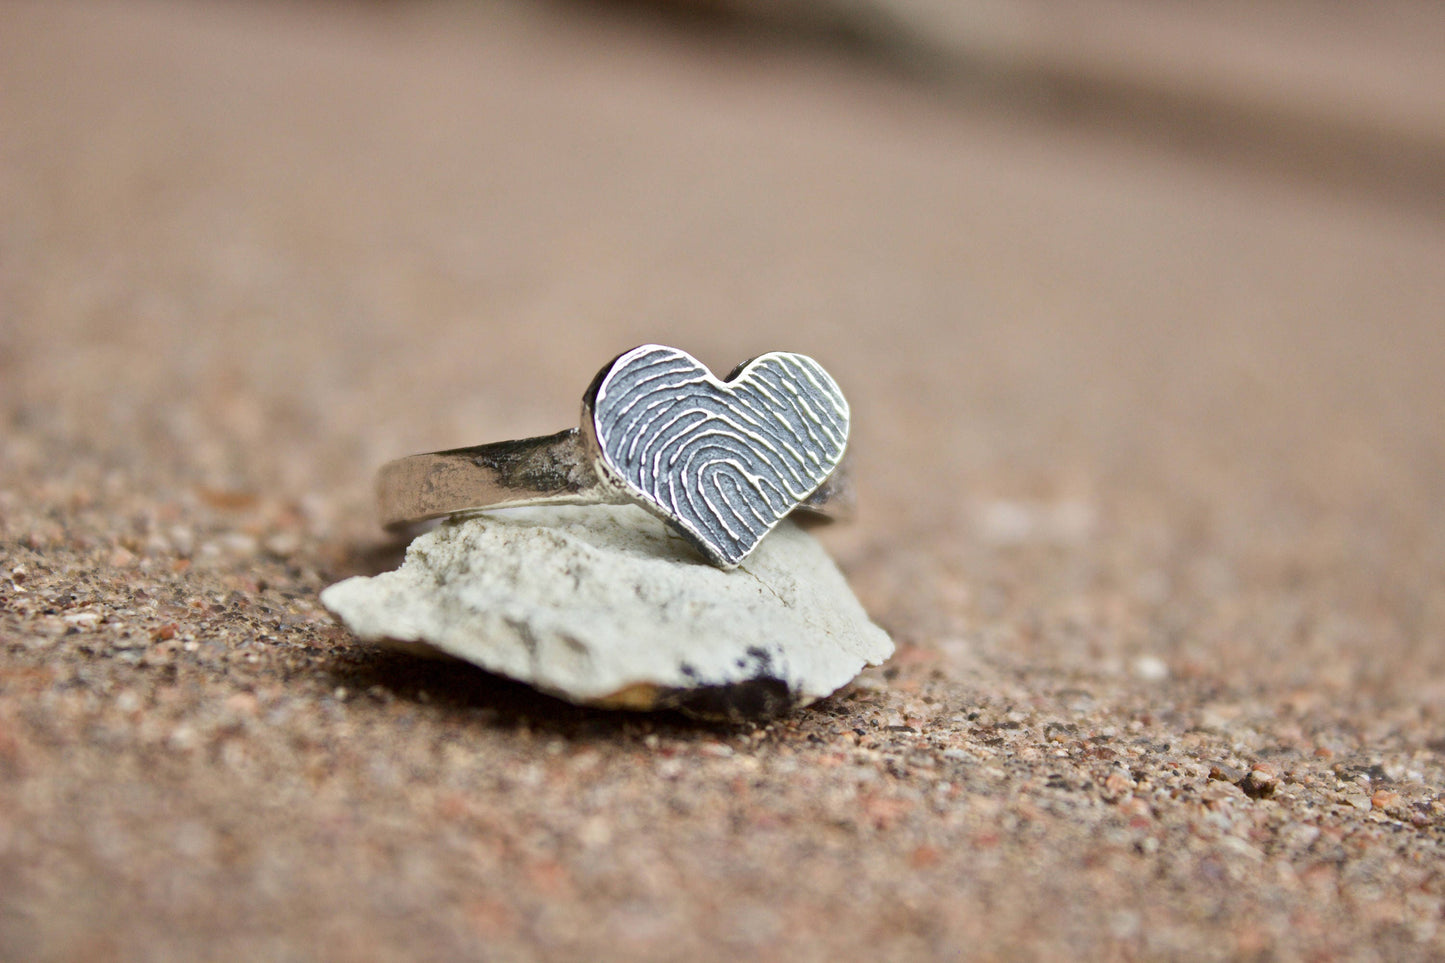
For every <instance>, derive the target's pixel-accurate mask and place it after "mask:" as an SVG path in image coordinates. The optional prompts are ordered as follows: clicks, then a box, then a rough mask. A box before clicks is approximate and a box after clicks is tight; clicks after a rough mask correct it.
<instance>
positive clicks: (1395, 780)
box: [0, 2, 1445, 960]
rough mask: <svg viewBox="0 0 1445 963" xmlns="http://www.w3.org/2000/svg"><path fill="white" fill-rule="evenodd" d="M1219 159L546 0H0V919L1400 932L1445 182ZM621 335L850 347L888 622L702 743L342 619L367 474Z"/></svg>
mask: <svg viewBox="0 0 1445 963" xmlns="http://www.w3.org/2000/svg"><path fill="white" fill-rule="evenodd" d="M1337 39H1338V41H1339V42H1340V43H1341V44H1346V43H1348V40H1349V38H1348V35H1345V36H1341V37H1338V38H1337ZM1368 49H1369V50H1375V49H1377V48H1368ZM1366 52H1367V53H1368V50H1367V51H1366ZM1386 53H1387V50H1384V49H1382V50H1381V53H1380V54H1379V55H1380V56H1384V55H1385V54H1386ZM1364 55H1365V54H1361V56H1364ZM1371 55H1373V54H1371ZM1385 69H1386V68H1383V67H1382V70H1385ZM1386 72H1388V71H1386ZM1411 116H1415V115H1414V114H1411ZM1105 126H1107V125H1105ZM1427 140H1428V138H1427ZM1211 156H1212V155H1208V153H1207V152H1201V153H1198V154H1196V153H1194V152H1193V151H1191V150H1190V149H1186V148H1184V147H1181V146H1179V145H1177V144H1175V145H1172V146H1170V145H1166V144H1164V143H1163V141H1162V140H1161V141H1158V142H1156V141H1155V140H1153V139H1151V138H1149V137H1136V136H1120V135H1118V134H1117V133H1111V132H1106V131H1097V132H1096V131H1095V130H1094V127H1093V125H1091V124H1088V123H1081V122H1077V121H1076V120H1075V121H1071V120H1069V119H1067V118H1058V119H1057V120H1051V119H1050V114H1049V113H1048V112H1030V111H1027V110H1022V109H1016V105H1015V106H1008V103H1007V101H1005V103H1004V105H1003V106H991V105H990V101H989V99H988V98H987V97H983V96H980V97H962V98H960V97H957V96H954V95H944V94H940V93H939V92H938V91H937V90H935V89H933V88H930V87H929V86H927V85H926V84H924V83H922V82H919V81H917V80H916V79H915V80H909V79H905V78H901V77H898V76H896V75H893V74H891V73H890V72H888V71H882V70H879V71H875V70H871V69H869V68H868V67H867V66H866V64H863V63H860V62H859V61H858V60H857V59H856V58H850V57H842V56H835V55H831V54H829V53H827V52H826V51H824V50H818V49H815V48H806V49H792V48H790V47H788V46H787V45H785V44H781V43H777V42H773V41H761V40H752V41H750V40H747V39H745V38H742V37H738V36H727V37H716V36H711V35H709V34H708V33H706V32H705V31H700V30H673V29H669V28H665V27H661V26H657V25H652V24H649V23H647V22H644V21H640V20H639V21H633V20H629V19H627V18H625V17H609V16H606V15H604V14H602V13H600V12H598V11H597V10H594V9H592V8H590V7H581V8H572V7H552V6H544V7H540V8H530V7H514V6H511V5H479V6H478V7H475V8H474V7H471V6H468V5H461V4H455V5H454V4H422V5H418V6H408V5H401V4H376V5H356V6H353V5H343V4H317V5H315V6H310V5H303V4H296V5H283V4H256V5H254V6H252V5H247V4H243V3H230V4H165V3H134V4H126V5H121V4H106V3H98V2H96V3H73V4H51V3H42V2H31V3H21V2H10V3H6V4H4V5H3V6H0V426H3V427H0V956H3V957H4V958H6V959H107V958H133V959H134V958H145V959H178V960H179V959H195V958H198V957H212V958H252V959H255V958H266V959H298V960H300V959H308V960H309V959H337V960H350V959H357V960H361V959H366V960H370V959H408V960H410V959H434V958H466V959H498V960H512V959H533V958H546V959H576V960H583V959H586V960H595V959H627V960H636V959H684V958H685V959H736V958H739V957H748V958H755V959H762V960H774V959H776V960H837V959H850V958H860V957H865V956H866V957H867V958H870V959H880V960H914V959H920V958H930V957H935V958H950V959H952V958H957V956H958V955H959V951H960V949H969V950H972V951H973V952H974V953H975V954H977V955H978V956H980V957H983V958H990V957H992V958H1000V959H1005V958H1006V959H1020V958H1025V959H1026V958H1040V957H1073V958H1086V957H1100V956H1104V957H1125V958H1141V957H1142V958H1149V957H1185V956H1187V957H1191V958H1220V959H1225V958H1228V959H1234V958H1242V957H1243V958H1249V957H1260V958H1280V959H1351V960H1353V959H1361V960H1366V959H1400V958H1412V957H1413V958H1430V957H1439V956H1441V955H1442V954H1445V919H1442V905H1445V870H1442V865H1445V863H1442V855H1445V854H1442V848H1445V512H1442V507H1445V379H1442V377H1441V372H1442V371H1445V220H1442V219H1441V217H1440V210H1441V209H1440V204H1439V198H1438V197H1426V196H1421V197H1418V198H1416V199H1415V200H1416V202H1412V201H1411V199H1410V197H1409V196H1408V194H1402V193H1401V190H1399V189H1395V188H1398V187H1399V185H1394V188H1392V189H1389V190H1380V191H1374V190H1369V189H1364V188H1361V189H1359V190H1354V189H1348V187H1347V185H1346V184H1345V180H1344V179H1327V180H1321V179H1318V178H1315V177H1313V176H1306V175H1301V176H1299V177H1293V176H1291V175H1290V172H1289V165H1288V164H1286V163H1282V162H1281V163H1272V164H1269V165H1251V164H1246V163H1230V162H1221V161H1219V160H1218V159H1217V158H1215V159H1211ZM645 341H659V342H662V343H668V344H675V345H678V346H679V347H683V348H685V349H687V350H690V351H692V352H693V353H694V354H696V355H698V356H699V357H701V358H702V359H703V360H704V361H706V362H708V363H709V364H710V365H712V366H713V368H714V369H715V370H719V371H726V370H728V369H730V368H731V367H732V366H733V365H734V364H735V363H736V362H738V361H740V360H742V359H744V358H747V357H749V356H752V355H754V354H758V353H760V352H762V351H765V350H769V349H785V350H797V351H803V352H807V353H809V354H812V355H814V356H816V357H817V358H818V359H819V360H821V361H822V362H823V363H824V364H826V365H827V366H828V368H829V370H830V371H832V372H833V373H834V374H835V375H836V376H837V378H838V380H839V381H840V383H842V384H843V386H844V387H845V389H846V390H847V391H848V393H849V396H850V399H851V400H852V403H853V409H854V412H855V415H856V434H855V450H856V456H857V459H858V469H859V472H860V475H861V488H862V497H863V499H864V507H863V512H862V515H861V518H860V520H859V522H858V523H856V524H854V525H852V526H850V527H846V528H843V527H840V528H836V529H832V530H828V531H827V532H826V533H824V534H823V538H824V539H825V541H826V543H827V544H828V546H829V547H830V549H831V550H832V551H833V552H834V554H835V556H836V557H837V558H838V560H839V562H840V564H842V566H843V567H844V569H845V571H846V572H847V573H848V575H849V577H850V579H851V581H852V583H853V585H854V587H855V588H856V590H857V591H858V593H859V595H860V597H861V598H862V599H863V601H864V603H865V605H866V606H867V607H868V609H869V611H870V612H872V613H873V615H874V617H875V618H876V619H877V620H878V621H879V622H880V623H881V624H883V625H885V626H886V627H887V628H888V629H889V630H890V631H891V632H892V633H893V634H894V637H895V639H896V640H897V642H898V643H899V647H900V651H899V654H898V655H897V656H896V657H895V658H894V660H893V661H892V663H891V664H890V665H889V666H887V667H885V668H884V669H881V670H876V671H871V672H870V673H868V674H867V675H865V676H864V678H863V679H862V680H860V682H859V683H858V684H856V685H854V686H852V687H850V688H849V689H846V690H844V692H842V693H840V694H839V695H838V696H836V697H834V698H833V699H830V700H828V701H826V702H824V703H822V704H820V705H819V706H818V707H816V708H814V709H811V710H806V711H803V712H801V713H799V714H797V715H796V716H792V717H789V718H786V719H784V720H781V721H778V722H775V723H772V724H769V725H766V726H763V727H759V728H740V729H729V728H709V727H700V726H697V725H693V724H689V723H688V722H686V721H685V720H682V719H679V718H674V717H659V718H650V717H638V716H629V715H622V714H608V713H601V712H584V711H581V710H577V709H573V708H570V707H567V706H565V705H562V704H560V703H556V702H553V701H551V700H548V699H545V698H542V697H539V696H534V695H532V694H531V693H530V692H528V691H526V690H524V689H522V688H521V687H517V686H513V685H510V684H508V683H505V682H502V681H499V680H496V679H492V678H489V677H487V676H484V675H482V674H480V673H473V672H469V671H464V670H459V669H456V668H452V667H441V666H434V665H431V664H426V663H418V662H413V661H410V660H406V659H403V658H401V657H398V656H383V655H380V654H377V653H375V652H373V651H372V650H369V649H366V648H364V647H360V646H357V645H356V644H355V643H353V642H352V641H351V640H350V639H349V638H348V637H347V636H346V634H345V633H344V632H342V631H340V630H339V629H337V628H336V627H334V626H333V625H332V624H331V622H330V621H329V619H328V618H327V616H326V614H325V613H324V612H323V611H322V610H321V608H320V606H319V604H318V603H317V600H316V593H317V592H318V591H319V590H320V589H321V588H322V587H324V586H325V585H327V584H329V583H331V582H333V581H335V580H337V579H339V578H342V577H345V576H347V575H351V574H356V573H358V572H366V571H377V570H380V569H382V568H385V567H387V566H390V565H393V564H395V563H396V561H397V556H396V552H395V548H394V546H390V545H388V544H387V543H386V542H384V541H383V540H382V538H381V536H380V533H379V532H378V530H377V529H376V526H375V519H374V516H373V507H372V505H371V501H370V483H371V474H372V472H373V471H374V470H375V468H376V467H377V465H378V464H380V462H382V461H383V460H385V459H387V458H390V457H393V456H396V455H400V454H404V453H408V452H412V451H418V450H424V449H436V448H443V447H448V446H454V445H463V444H473V443H477V442H482V441H487V440H492V439H498V438H510V437H521V436H524V435H530V434H541V433H544V432H549V431H555V430H557V429H560V428H563V427H567V426H569V425H571V424H574V423H575V421H576V418H577V409H578V402H579V399H580V396H581V393H582V391H583V389H584V388H585V387H586V385H587V383H588V381H589V379H590V378H591V377H592V375H593V374H594V373H595V371H596V369H597V368H598V366H599V365H601V364H602V363H603V362H604V361H606V360H607V359H608V358H611V357H612V356H613V355H615V354H616V353H617V352H618V351H620V350H623V349H624V348H627V347H629V346H631V345H634V344H637V343H641V342H645ZM1256 766H1260V767H1263V768H1259V769H1257V770H1256V769H1255V767H1256Z"/></svg>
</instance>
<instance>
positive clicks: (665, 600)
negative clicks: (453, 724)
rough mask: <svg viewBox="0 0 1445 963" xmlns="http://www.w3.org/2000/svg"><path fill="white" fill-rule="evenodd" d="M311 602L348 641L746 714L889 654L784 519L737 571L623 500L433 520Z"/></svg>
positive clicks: (539, 680) (822, 560)
mask: <svg viewBox="0 0 1445 963" xmlns="http://www.w3.org/2000/svg"><path fill="white" fill-rule="evenodd" d="M321 603H322V604H323V605H325V606H326V608H327V609H329V610H330V611H331V612H332V613H333V614H334V615H335V616H336V617H337V618H338V619H340V620H341V622H342V623H344V624H345V625H346V626H347V628H349V629H350V630H351V631H352V632H354V633H355V634H356V635H358V636H360V637H361V638H362V639H365V640H368V641H374V642H380V643H384V644H389V645H392V646H395V647H399V648H403V649H406V650H408V651H412V652H419V653H432V654H435V653H443V654H445V655H449V656H454V657H456V658H459V659H463V660H465V661H467V662H471V663H474V664H475V665H478V666H481V667H482V668H484V669H487V670H489V671H491V672H495V673H498V674H500V675H505V676H509V677H511V678H513V679H517V680H520V681H522V682H526V683H529V684H531V685H533V686H535V687H537V688H538V689H541V690H542V691H544V692H548V693H550V694H552V695H555V696H559V697H561V698H564V699H567V700H569V701H572V702H577V703H582V704H588V705H600V706H610V707H616V708H629V709H662V708H678V709H681V710H683V711H685V712H690V713H693V714H695V715H702V716H711V717H727V718H744V717H760V716H767V715H773V714H776V713H778V712H781V711H785V710H787V709H790V708H793V707H796V706H802V705H807V704H808V703H810V702H813V701H815V700H817V699H821V698H823V697H824V696H826V695H828V694H829V693H831V692H834V691H835V690H837V689H838V688H839V687H841V686H843V685H844V684H846V683H847V682H848V681H849V680H850V679H852V678H853V677H854V676H855V675H857V674H858V672H859V671H860V670H861V669H862V668H863V667H864V666H865V665H877V664H879V663H881V662H882V661H883V660H885V659H887V658H888V657H889V656H890V655H892V653H893V642H892V640H891V639H889V637H888V635H887V633H885V632H884V631H883V630H882V629H880V628H878V627H877V626H875V625H874V624H873V623H872V622H870V621H869V620H868V616H867V614H866V613H865V612H864V611H863V607H862V606H861V605H860V604H859V603H858V600H857V598H856V597H855V596H854V595H853V593H852V591H851V590H850V589H849V588H848V584H847V582H846V581H844V579H843V576H842V574H841V573H840V572H839V571H838V569H837V567H836V566H835V565H834V564H833V562H832V560H831V559H830V558H829V557H828V555H827V553H825V552H824V551H823V548H822V546H820V545H819V544H818V542H817V541H816V540H815V539H814V538H813V537H812V536H811V535H809V534H807V533H806V532H804V531H803V530H802V529H801V528H799V527H798V526H797V525H795V524H794V523H793V522H791V521H784V522H783V523H782V524H781V525H779V526H778V528H777V529H776V530H775V531H774V532H773V533H772V534H771V535H769V536H768V537H767V538H766V539H764V540H763V543H762V545H761V546H759V548H758V550H757V551H756V552H755V553H754V554H753V555H752V556H751V557H750V558H749V559H748V560H747V561H746V562H745V563H744V564H743V565H742V566H741V567H740V568H738V569H737V570H735V571H732V572H723V571H721V570H719V569H716V568H714V567H713V566H711V565H709V564H707V563H706V562H704V561H702V559H701V558H700V557H699V556H698V555H697V553H696V552H695V551H693V549H692V548H691V547H689V546H688V545H687V543H686V542H684V541H682V539H680V538H679V537H677V536H676V535H674V534H672V533H671V532H670V531H669V530H668V529H667V527H666V526H664V525H663V523H662V522H660V521H659V520H657V519H656V518H654V517H653V516H651V515H649V514H647V513H646V512H644V511H642V510H641V509H639V508H633V507H630V506H621V507H612V506H587V507H584V508H573V507H549V508H527V509H514V510H511V511H507V512H500V513H495V514H492V515H481V516H475V517H472V518H468V519H461V520H454V521H450V522H446V523H444V524H443V525H441V526H440V527H438V528H436V529H434V530H433V531H431V532H428V533H427V534H425V535H422V536H420V537H419V538H417V539H416V540H415V541H414V542H412V544H411V546H410V548H408V550H407V554H406V561H405V562H404V563H403V565H402V566H401V568H399V569H397V570H396V571H394V572H387V573H385V574H382V575H377V576H372V577H365V576H361V577H357V578H351V579H347V580H346V581H344V582H339V583H337V584H336V585H333V586H331V587H330V588H328V589H326V590H325V591H324V592H322V593H321Z"/></svg>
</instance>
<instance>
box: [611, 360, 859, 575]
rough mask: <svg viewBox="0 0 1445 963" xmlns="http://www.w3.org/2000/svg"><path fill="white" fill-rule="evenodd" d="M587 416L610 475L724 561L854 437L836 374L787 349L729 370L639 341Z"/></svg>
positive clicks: (810, 487) (827, 469)
mask: <svg viewBox="0 0 1445 963" xmlns="http://www.w3.org/2000/svg"><path fill="white" fill-rule="evenodd" d="M592 417H593V424H594V427H595V429H596V435H597V440H598V442H599V444H600V446H601V449H602V454H603V459H604V462H605V464H606V465H607V467H608V468H609V469H610V471H611V473H612V474H613V475H614V476H615V478H616V479H617V480H618V481H620V482H621V483H622V484H623V486H624V487H625V488H627V489H628V490H629V492H631V493H632V494H633V495H634V496H636V497H638V498H640V499H641V500H642V501H643V502H644V504H646V505H647V506H648V507H649V508H651V509H652V510H653V511H655V512H657V513H658V514H660V515H661V516H662V517H663V518H665V519H667V520H668V521H670V522H672V523H673V524H674V526H675V527H677V528H678V529H679V530H680V531H681V532H682V533H683V534H684V535H685V536H687V537H688V539H689V540H690V541H692V542H693V543H694V544H695V545H696V546H697V547H698V549H699V551H701V552H702V553H703V555H705V556H707V558H708V559H709V560H710V561H712V562H713V563H715V564H718V565H722V566H725V567H729V568H730V567H732V566H734V565H737V564H738V563H739V562H741V561H742V560H743V559H744V558H745V557H747V555H748V553H750V552H751V551H752V550H753V549H754V548H756V547H757V545H758V542H760V541H761V540H762V538H763V536H764V535H766V534H767V533H768V532H769V531H771V530H772V528H773V527H774V526H775V525H777V524H778V522H779V521H780V520H781V519H782V518H783V517H784V516H786V515H787V514H788V513H789V512H791V511H792V510H793V509H794V508H796V507H797V506H798V504H799V503H800V502H801V501H802V500H803V499H805V498H807V497H808V496H809V495H811V494H812V493H813V491H814V490H815V489H817V488H818V486H819V485H821V484H822V483H823V481H824V480H825V479H827V477H828V476H829V475H830V474H832V472H833V469H834V468H836V467H837V465H838V462H839V460H840V459H841V458H842V457H843V450H844V448H845V446H846V445H847V443H848V402H847V401H846V400H844V398H843V393H842V392H841V391H840V390H839V389H838V385H837V383H835V382H834V381H833V379H832V378H831V377H830V376H829V375H828V373H827V372H826V371H824V370H823V368H822V366H821V365H819V364H818V363H817V362H816V361H814V360H813V359H812V358H808V357H805V356H804V355H800V354H788V353H785V352H773V353H771V354H765V355H763V356H762V357H759V358H756V359H754V360H753V361H751V362H749V363H748V364H747V365H746V366H744V367H743V368H742V369H740V370H739V371H738V372H736V373H735V374H734V375H733V376H732V377H731V378H730V379H729V380H728V381H726V382H724V381H719V380H718V379H717V378H715V377H713V375H712V373H711V372H709V371H708V370H707V368H706V367H704V366H703V365H702V363H701V362H699V361H698V360H697V359H695V358H693V357H692V356H691V355H689V354H687V353H686V352H685V351H679V350H677V349H676V348H665V347H662V346H660V345H644V346H642V347H640V348H634V349H633V350H632V351H629V352H627V353H626V354H624V355H622V356H621V357H620V358H618V359H617V361H616V362H614V363H613V365H612V367H611V369H610V370H609V371H608V373H607V374H606V375H605V376H604V377H603V378H602V380H601V381H600V382H599V384H598V386H597V390H596V393H595V396H594V399H593V414H592Z"/></svg>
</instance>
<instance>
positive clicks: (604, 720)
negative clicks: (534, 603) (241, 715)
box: [319, 643, 751, 741]
mask: <svg viewBox="0 0 1445 963" xmlns="http://www.w3.org/2000/svg"><path fill="white" fill-rule="evenodd" d="M319 671H321V672H322V673H324V674H325V675H326V676H327V677H328V679H329V680H330V682H331V684H333V685H338V686H345V687H346V688H347V689H349V690H351V691H352V692H355V693H357V694H358V696H363V697H364V696H366V695H368V694H370V695H372V696H374V697H380V698H382V699H385V698H388V697H390V698H396V699H403V700H406V701H408V702H414V703H416V704H418V705H427V706H431V707H434V708H438V709H440V710H442V711H443V712H446V713H447V714H448V715H450V716H453V717H455V718H456V719H457V720H458V721H466V722H470V723H473V724H480V725H485V726H489V727H492V728H496V729H514V730H521V729H527V730H531V731H533V732H543V733H549V734H551V735H557V736H562V737H563V738H567V739H576V740H590V739H606V740H608V741H617V740H628V739H632V740H636V739H640V738H642V737H643V736H646V735H649V734H653V733H656V734H660V735H668V736H672V737H676V738H687V737H689V736H705V737H708V738H716V737H717V736H718V735H719V734H720V733H727V732H736V731H739V730H745V729H749V728H751V726H750V725H749V724H746V723H736V722H722V721H710V720H706V719H698V718H694V717H691V716H687V715H683V714H682V713H680V712H676V711H670V710H665V711H660V712H629V711H626V710H620V709H594V708H588V707H585V706H577V705H573V704H572V703H570V702H566V701H564V700H562V699H557V698H554V697H552V696H549V695H545V694H544V693H541V692H539V691H537V690H536V689H533V688H532V687H531V686H528V685H524V684H523V683H520V682H514V681H512V680H511V679H508V678H505V677H504V676H499V675H495V674H493V673H490V672H487V671H485V670H483V669H479V668H477V667H476V666H474V665H471V664H470V663H468V662H463V661H461V660H459V659H446V658H426V657H421V656H414V655H408V654H406V653H404V652H396V651H393V650H390V649H386V648H382V647H379V646H374V645H366V644H364V643H355V644H354V645H351V646H347V647H345V648H342V649H339V650H336V651H335V652H333V653H332V655H331V658H330V659H329V660H328V661H327V662H325V663H323V664H322V665H321V666H319Z"/></svg>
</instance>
